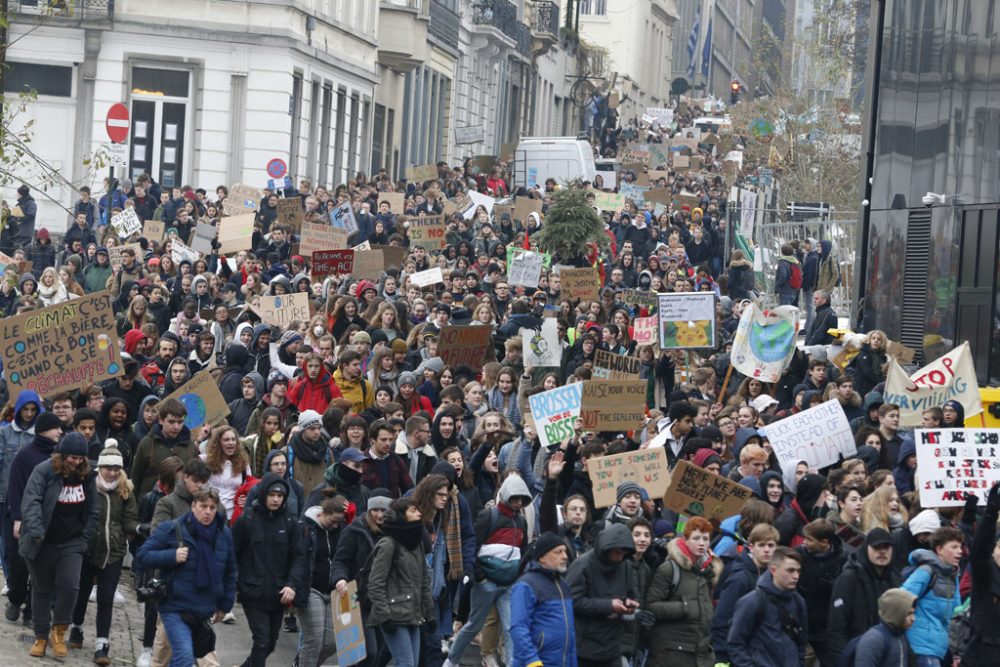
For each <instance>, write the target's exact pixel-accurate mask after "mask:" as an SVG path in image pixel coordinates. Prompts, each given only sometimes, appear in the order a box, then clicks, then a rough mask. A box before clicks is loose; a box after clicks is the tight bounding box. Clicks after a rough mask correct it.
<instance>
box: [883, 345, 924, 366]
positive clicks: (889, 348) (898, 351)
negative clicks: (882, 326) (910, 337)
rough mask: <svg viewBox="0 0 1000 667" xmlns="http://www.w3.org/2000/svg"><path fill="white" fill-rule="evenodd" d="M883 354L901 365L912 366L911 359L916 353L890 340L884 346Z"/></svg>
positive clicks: (910, 348)
mask: <svg viewBox="0 0 1000 667" xmlns="http://www.w3.org/2000/svg"><path fill="white" fill-rule="evenodd" d="M885 353H886V354H888V355H889V356H890V357H893V358H894V359H895V360H896V361H898V362H899V363H901V364H912V363H913V357H915V356H916V354H917V351H916V350H914V349H913V348H912V347H907V346H906V345H903V344H902V343H897V342H896V341H894V340H890V341H889V342H887V343H886V344H885Z"/></svg>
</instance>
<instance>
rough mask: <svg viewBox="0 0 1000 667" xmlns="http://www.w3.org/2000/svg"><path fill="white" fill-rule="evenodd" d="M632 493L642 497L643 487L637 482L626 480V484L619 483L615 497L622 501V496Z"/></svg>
mask: <svg viewBox="0 0 1000 667" xmlns="http://www.w3.org/2000/svg"><path fill="white" fill-rule="evenodd" d="M630 493H634V494H636V495H638V496H639V498H642V487H641V486H639V485H638V484H636V483H635V482H625V483H624V484H619V485H618V489H617V490H616V491H615V497H616V500H617V502H621V501H622V498H624V497H625V496H627V495H628V494H630Z"/></svg>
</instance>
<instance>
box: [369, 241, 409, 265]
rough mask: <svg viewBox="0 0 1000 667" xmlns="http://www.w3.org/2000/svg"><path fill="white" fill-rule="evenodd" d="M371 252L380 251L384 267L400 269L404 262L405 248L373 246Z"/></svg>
mask: <svg viewBox="0 0 1000 667" xmlns="http://www.w3.org/2000/svg"><path fill="white" fill-rule="evenodd" d="M372 250H381V251H382V254H383V255H384V256H385V265H386V266H394V267H397V268H399V267H402V266H403V262H404V261H405V260H406V248H401V247H399V246H395V245H373V246H372Z"/></svg>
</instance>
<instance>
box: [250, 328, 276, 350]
mask: <svg viewBox="0 0 1000 667" xmlns="http://www.w3.org/2000/svg"><path fill="white" fill-rule="evenodd" d="M270 330H271V327H269V326H268V325H266V324H264V323H263V322H261V323H260V324H257V325H254V328H253V340H251V341H250V349H249V350H248V352H253V353H257V342H258V341H259V340H260V337H261V335H262V334H263V333H264V332H265V331H270Z"/></svg>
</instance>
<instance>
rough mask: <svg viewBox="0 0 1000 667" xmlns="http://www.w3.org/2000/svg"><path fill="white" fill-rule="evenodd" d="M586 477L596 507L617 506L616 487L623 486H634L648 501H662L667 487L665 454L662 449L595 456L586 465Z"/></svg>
mask: <svg viewBox="0 0 1000 667" xmlns="http://www.w3.org/2000/svg"><path fill="white" fill-rule="evenodd" d="M587 474H588V475H590V481H591V482H592V485H593V489H594V506H595V507H611V506H612V505H614V504H616V503H617V502H618V487H619V486H621V485H622V484H624V483H625V482H635V483H636V484H638V485H639V486H641V487H642V488H643V489H644V490H645V491H646V493H648V494H649V497H650V498H662V497H663V494H664V493H666V491H667V486H668V485H669V484H670V469H669V468H668V466H667V450H665V449H663V448H662V447H656V448H653V449H640V450H638V451H634V452H625V453H624V454H612V455H611V456H595V457H593V458H591V459H590V460H588V461H587Z"/></svg>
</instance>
